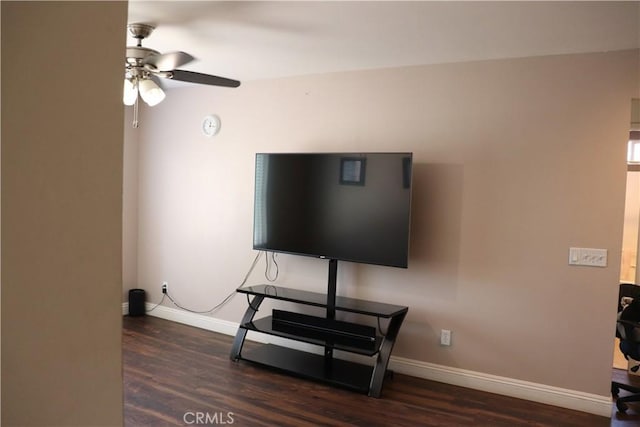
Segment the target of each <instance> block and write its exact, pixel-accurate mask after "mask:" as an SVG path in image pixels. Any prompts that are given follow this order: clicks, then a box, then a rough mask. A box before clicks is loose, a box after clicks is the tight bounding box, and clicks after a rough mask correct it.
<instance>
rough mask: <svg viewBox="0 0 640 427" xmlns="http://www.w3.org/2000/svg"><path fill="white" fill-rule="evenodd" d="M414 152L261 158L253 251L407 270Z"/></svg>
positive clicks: (256, 195) (257, 167) (257, 177)
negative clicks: (283, 253)
mask: <svg viewBox="0 0 640 427" xmlns="http://www.w3.org/2000/svg"><path fill="white" fill-rule="evenodd" d="M411 166H412V153H300V154H292V153H273V154H266V153H258V154H256V171H255V200H254V224H253V248H254V249H257V250H264V251H273V252H285V253H291V254H297V255H306V256H313V257H320V258H327V259H336V260H343V261H351V262H358V263H367V264H378V265H386V266H393V267H403V268H406V267H407V260H408V256H409V223H410V211H411Z"/></svg>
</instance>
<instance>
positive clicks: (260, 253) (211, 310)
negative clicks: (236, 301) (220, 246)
mask: <svg viewBox="0 0 640 427" xmlns="http://www.w3.org/2000/svg"><path fill="white" fill-rule="evenodd" d="M261 255H262V252H258V254H257V255H256V257H255V258H254V259H253V262H252V263H251V267H249V271H247V274H246V275H245V276H244V279H242V283H240V286H238V287H242V286H244V285H245V283H247V280H248V279H249V276H250V275H251V272H252V271H253V269H254V268H255V267H256V264H258V260H259V259H260V256H261ZM273 262H274V263H275V259H274V260H273ZM277 265H278V264H276V278H277V277H278V274H277ZM265 274H266V273H265ZM234 295H236V291H235V289H234V290H233V291H232V292H231V293H230V294H229V295H227V296H226V297H225V298H224V299H223V300H222V302H220V303H219V304H217V305H215V306H214V307H212V308H210V309H209V310H203V311H199V310H192V309H190V308H187V307H184V306H182V305H180V304H179V303H178V302H177V301H176V300H175V299H173V297H172V296H171V295H170V294H169V291H168V290H167V291H163V295H162V299H161V300H160V302H159V303H158V304H156V305H155V306H154V307H153V308H152V309H151V310H149V311H147V313H149V312H151V311H153V310H155V309H156V308H157V307H158V306H159V305H160V304H162V303H163V301H164V299H165V297H166V298H169V300H170V301H171V302H172V303H173V305H175V306H176V307H178V308H179V309H181V310H184V311H188V312H190V313H196V314H206V313H213V312H214V311H216V310H219V309H220V308H222V307H224V306H225V305H226V304H227V303H228V302H229V301H231V299H233V297H234Z"/></svg>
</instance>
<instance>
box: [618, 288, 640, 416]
mask: <svg viewBox="0 0 640 427" xmlns="http://www.w3.org/2000/svg"><path fill="white" fill-rule="evenodd" d="M622 297H631V298H634V299H636V298H640V286H637V285H632V284H626V283H625V284H621V285H620V292H619V298H618V312H620V311H621V310H622V305H621V300H622ZM639 301H640V300H639ZM619 317H621V318H620V319H618V321H617V327H616V336H617V337H618V338H620V351H621V352H622V354H623V355H624V357H625V358H626V359H629V358H632V359H634V360H638V361H640V340H638V339H637V337H639V336H640V333H639V332H640V321H635V320H630V319H625V318H624V317H625V316H624V315H622V316H619ZM639 378H640V377H639ZM621 389H622V390H626V391H628V392H630V393H632V394H631V395H629V396H624V397H618V394H619V393H620V390H621ZM611 393H612V394H613V396H614V397H617V399H616V407H617V408H618V411H620V412H626V411H627V409H628V408H629V407H628V405H627V403H629V402H640V386H639V385H630V384H626V383H621V382H617V381H612V382H611Z"/></svg>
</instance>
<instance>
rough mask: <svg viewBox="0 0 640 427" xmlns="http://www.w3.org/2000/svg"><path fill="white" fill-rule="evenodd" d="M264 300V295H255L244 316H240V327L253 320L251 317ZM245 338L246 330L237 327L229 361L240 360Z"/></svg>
mask: <svg viewBox="0 0 640 427" xmlns="http://www.w3.org/2000/svg"><path fill="white" fill-rule="evenodd" d="M263 300H264V295H255V296H254V297H253V298H252V299H251V302H250V303H249V307H247V311H245V312H244V316H242V320H241V321H240V325H245V324H247V323H249V322H251V321H252V320H253V316H255V315H256V313H257V312H258V308H259V307H260V304H262V301H263ZM246 337H247V329H244V328H242V327H238V332H237V333H236V337H235V338H234V340H233V345H232V346H231V355H230V357H231V360H238V359H240V352H241V351H242V345H243V344H244V339H245V338H246Z"/></svg>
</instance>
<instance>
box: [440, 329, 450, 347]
mask: <svg viewBox="0 0 640 427" xmlns="http://www.w3.org/2000/svg"><path fill="white" fill-rule="evenodd" d="M440 345H451V331H450V330H448V329H442V330H441V331H440Z"/></svg>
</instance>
